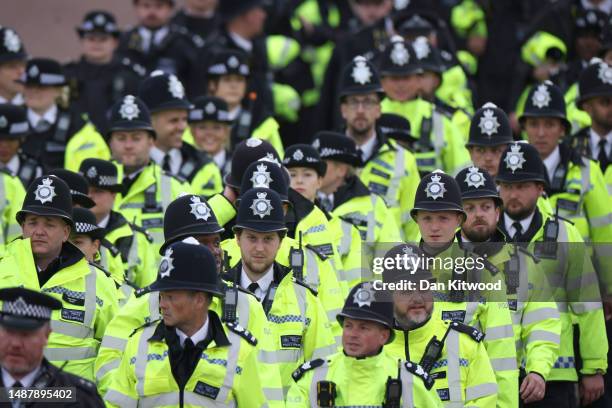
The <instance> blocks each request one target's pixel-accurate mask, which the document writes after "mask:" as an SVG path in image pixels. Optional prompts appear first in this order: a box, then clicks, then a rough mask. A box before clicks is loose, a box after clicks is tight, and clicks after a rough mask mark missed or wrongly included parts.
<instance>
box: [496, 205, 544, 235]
mask: <svg viewBox="0 0 612 408" xmlns="http://www.w3.org/2000/svg"><path fill="white" fill-rule="evenodd" d="M542 224H543V219H542V213H541V212H540V210H539V208H538V207H537V206H536V208H535V213H534V214H533V220H531V224H530V225H529V228H527V231H525V232H524V233H523V236H522V238H521V242H523V243H526V242H531V240H532V239H533V238H534V237H535V235H536V234H537V233H538V231H539V230H540V228H542ZM497 227H498V228H499V229H500V230H501V232H502V233H503V234H504V235H505V236H506V237H509V236H510V235H509V234H508V231H506V229H505V228H506V227H505V225H504V217H503V216H502V217H499V222H498V223H497ZM506 240H507V238H506ZM508 242H509V241H508Z"/></svg>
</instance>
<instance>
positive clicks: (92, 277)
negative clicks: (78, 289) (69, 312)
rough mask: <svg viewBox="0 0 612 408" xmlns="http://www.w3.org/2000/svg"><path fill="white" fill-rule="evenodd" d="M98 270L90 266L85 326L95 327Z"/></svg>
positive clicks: (86, 284)
mask: <svg viewBox="0 0 612 408" xmlns="http://www.w3.org/2000/svg"><path fill="white" fill-rule="evenodd" d="M97 275H98V274H97V273H96V269H95V267H94V266H92V265H89V274H87V276H86V277H85V317H84V319H83V325H84V326H87V327H93V319H94V316H95V314H96V289H97V288H96V286H97V285H96V276H97Z"/></svg>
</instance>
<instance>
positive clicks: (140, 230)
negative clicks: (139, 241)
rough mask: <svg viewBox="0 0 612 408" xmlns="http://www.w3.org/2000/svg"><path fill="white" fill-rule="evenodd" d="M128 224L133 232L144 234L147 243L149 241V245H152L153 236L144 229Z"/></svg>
mask: <svg viewBox="0 0 612 408" xmlns="http://www.w3.org/2000/svg"><path fill="white" fill-rule="evenodd" d="M128 224H129V226H130V227H131V228H132V229H133V230H134V231H136V232H140V233H141V234H144V236H145V237H146V238H147V241H149V243H150V244H151V243H153V236H152V235H151V233H150V232H149V231H147V230H146V229H144V228H143V227H141V226H139V225H136V224H132V223H131V222H129V221H128Z"/></svg>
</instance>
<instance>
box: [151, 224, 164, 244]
mask: <svg viewBox="0 0 612 408" xmlns="http://www.w3.org/2000/svg"><path fill="white" fill-rule="evenodd" d="M147 232H148V233H149V234H150V235H151V238H153V242H154V243H155V244H161V243H162V242H164V232H163V231H161V230H159V229H157V228H156V229H154V230H152V229H149V230H147Z"/></svg>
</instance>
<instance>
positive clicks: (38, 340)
mask: <svg viewBox="0 0 612 408" xmlns="http://www.w3.org/2000/svg"><path fill="white" fill-rule="evenodd" d="M0 300H2V310H1V311H0V344H1V345H2V347H0V350H2V351H0V366H1V367H2V376H1V377H0V386H1V387H3V392H2V393H3V394H5V397H6V396H7V395H6V393H7V391H6V390H7V389H9V388H12V389H13V390H17V389H18V388H22V387H25V388H26V389H37V388H44V389H46V390H52V389H53V388H58V387H74V388H73V390H74V391H73V392H74V393H75V394H74V395H72V396H70V398H69V399H70V401H71V402H69V401H68V400H66V401H64V402H62V405H64V406H67V407H104V401H102V398H100V395H98V392H97V390H96V385H95V384H94V383H92V382H89V381H87V380H85V379H84V378H81V377H77V376H76V375H73V374H70V373H68V372H65V371H62V370H61V369H58V368H57V367H55V366H54V365H53V364H51V363H49V361H48V360H47V359H46V358H45V357H44V349H45V346H46V345H47V342H48V341H49V335H50V333H51V331H52V329H51V319H52V315H53V314H56V313H60V312H59V310H60V309H62V302H60V301H59V300H57V299H56V298H54V297H52V296H49V295H45V294H44V293H40V292H37V291H34V290H30V289H26V288H17V287H15V288H4V289H0ZM4 387H6V388H4ZM9 395H10V394H9ZM9 402H11V403H12V406H21V405H25V406H34V407H35V406H44V405H46V404H45V403H43V402H40V401H37V402H34V403H25V401H20V400H19V398H15V397H13V398H10V399H9Z"/></svg>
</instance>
